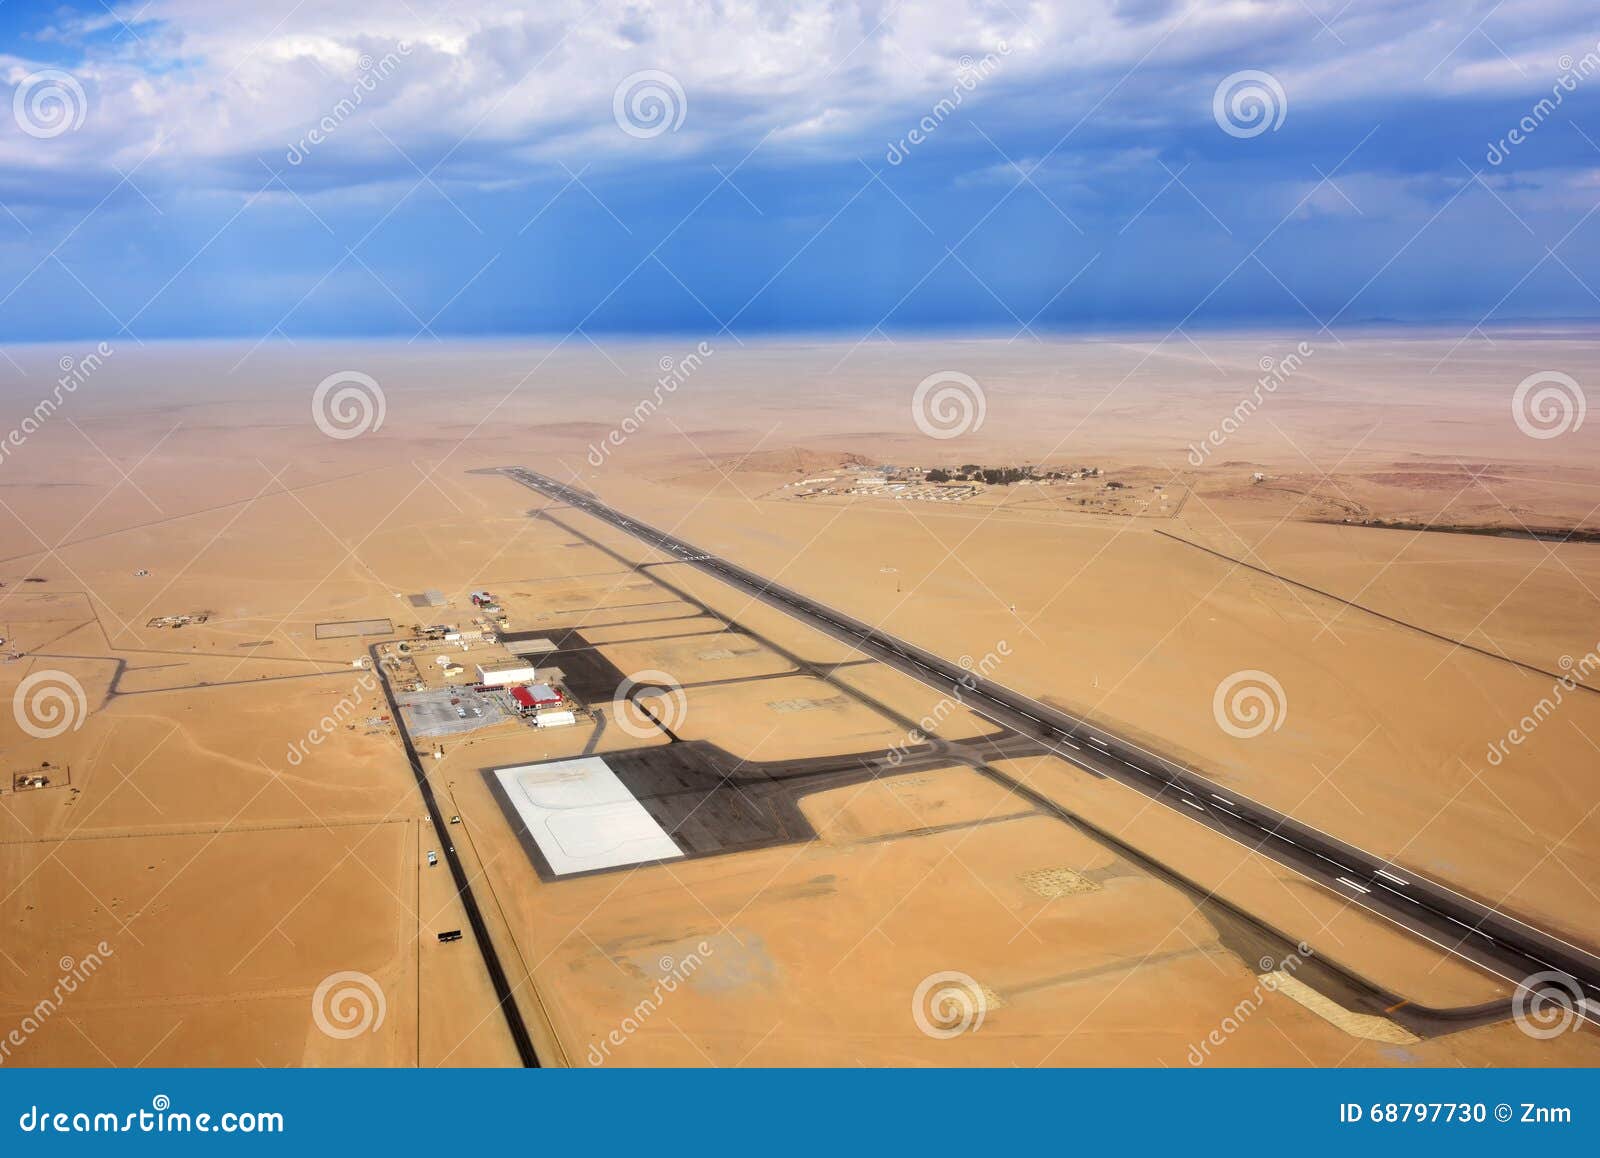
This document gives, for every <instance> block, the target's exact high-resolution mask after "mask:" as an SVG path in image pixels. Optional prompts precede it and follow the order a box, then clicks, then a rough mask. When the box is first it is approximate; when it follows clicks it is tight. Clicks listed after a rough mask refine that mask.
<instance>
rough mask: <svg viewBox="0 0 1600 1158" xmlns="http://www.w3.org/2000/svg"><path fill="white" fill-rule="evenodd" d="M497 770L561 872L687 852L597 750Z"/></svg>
mask: <svg viewBox="0 0 1600 1158" xmlns="http://www.w3.org/2000/svg"><path fill="white" fill-rule="evenodd" d="M495 776H496V777H497V778H498V779H499V781H500V784H501V787H503V788H504V789H505V791H506V795H507V796H508V797H509V798H510V799H511V803H512V806H513V807H514V808H516V810H517V815H518V816H520V817H521V818H522V822H523V823H524V824H526V825H527V826H528V833H529V835H531V836H532V837H533V839H534V843H536V844H537V845H538V846H539V851H540V852H542V853H544V858H545V860H547V861H549V862H550V869H551V871H552V872H554V873H555V874H556V875H557V876H565V875H566V874H568V873H578V872H587V871H590V870H592V869H605V868H618V867H620V866H622V865H630V864H640V863H642V862H644V861H651V860H671V859H674V858H677V857H681V856H683V851H682V850H681V849H680V848H678V846H677V844H676V843H675V842H674V841H673V839H672V837H671V836H669V835H667V831H666V829H664V828H662V827H661V825H659V824H657V823H656V820H655V818H654V817H653V816H651V815H650V814H649V813H648V812H646V811H645V808H644V805H642V804H640V803H639V801H638V800H637V799H635V798H634V795H633V793H631V792H629V791H628V787H627V785H625V784H623V782H622V781H621V780H618V779H617V775H616V773H615V772H613V771H611V769H610V767H609V766H608V765H607V764H606V762H605V761H604V760H602V759H601V758H600V757H598V756H585V757H583V758H582V759H578V760H557V761H554V762H552V763H548V764H519V765H517V766H516V767H513V768H498V769H496V770H495Z"/></svg>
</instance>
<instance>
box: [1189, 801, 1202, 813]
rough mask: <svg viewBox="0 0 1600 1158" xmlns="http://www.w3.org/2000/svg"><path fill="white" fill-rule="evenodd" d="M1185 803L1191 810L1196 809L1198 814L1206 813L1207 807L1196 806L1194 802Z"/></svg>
mask: <svg viewBox="0 0 1600 1158" xmlns="http://www.w3.org/2000/svg"><path fill="white" fill-rule="evenodd" d="M1184 803H1185V804H1187V805H1188V806H1189V807H1190V808H1192V809H1194V810H1195V811H1196V812H1204V811H1205V807H1204V806H1203V805H1200V804H1196V803H1195V802H1194V801H1192V800H1185V801H1184Z"/></svg>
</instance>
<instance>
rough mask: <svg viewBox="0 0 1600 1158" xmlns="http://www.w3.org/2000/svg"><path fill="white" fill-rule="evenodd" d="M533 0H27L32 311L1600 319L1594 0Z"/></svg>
mask: <svg viewBox="0 0 1600 1158" xmlns="http://www.w3.org/2000/svg"><path fill="white" fill-rule="evenodd" d="M109 2H110V0H108V3H109ZM527 7H528V8H533V9H535V11H520V10H518V7H517V6H513V5H509V4H505V3H499V2H490V0H454V2H452V3H449V4H445V3H443V2H442V0H410V2H409V3H400V2H398V0H396V2H394V3H370V4H369V3H360V2H357V0H344V2H340V3H334V2H326V3H324V2H319V0H304V2H303V3H300V4H296V3H294V0H250V2H242V0H208V2H207V0H148V2H143V0H134V2H131V3H126V4H111V6H110V8H109V9H108V8H107V7H106V6H104V5H101V4H100V3H98V0H94V2H91V3H88V4H78V5H76V6H73V5H56V4H32V5H30V4H26V3H18V2H17V0H13V2H12V3H10V4H8V5H5V6H4V7H0V76H3V78H4V80H5V84H6V88H7V93H6V95H7V96H9V97H11V98H12V100H11V101H10V108H9V110H8V111H9V112H10V115H4V113H0V204H3V206H4V209H3V210H0V247H3V253H4V261H3V262H0V296H3V300H0V340H3V341H8V342H20V341H30V340H55V339H63V338H81V337H102V336H104V337H117V336H121V337H123V338H124V339H128V338H130V337H131V338H136V339H138V340H150V339H155V338H172V337H188V336H241V337H248V338H256V337H260V336H262V335H264V334H269V333H281V334H284V335H288V336H291V337H302V336H313V335H319V336H322V335H395V336H400V337H412V336H416V335H419V334H420V335H421V336H423V337H428V336H430V335H432V336H439V337H446V336H450V335H469V334H497V333H565V332H568V331H571V330H573V329H574V328H581V329H582V330H583V331H584V332H586V333H589V334H594V335H600V334H608V333H619V332H661V331H685V332H691V333H704V334H708V335H709V334H716V333H719V332H721V331H723V330H724V329H728V330H731V331H733V332H734V333H736V334H738V335H740V336H745V335H752V334H758V333H767V332H775V331H776V332H783V331H800V332H817V331H832V332H838V333H840V334H842V335H844V336H846V337H859V336H861V335H862V334H864V333H868V332H870V331H872V330H873V329H874V328H875V327H881V328H882V329H883V330H885V331H887V332H891V333H893V332H903V331H927V330H940V329H958V330H984V331H992V332H996V333H1000V334H1004V335H1012V334H1018V333H1023V334H1026V333H1028V332H1032V333H1035V334H1044V333H1047V332H1049V331H1051V330H1080V331H1081V330H1097V329H1142V328H1167V327H1171V326H1174V325H1178V324H1185V325H1190V326H1195V327H1205V326H1252V325H1266V326H1282V327H1287V328H1292V329H1304V328H1309V329H1311V330H1313V331H1314V330H1317V329H1319V328H1320V327H1322V326H1330V327H1338V326H1348V325H1353V324H1357V323H1361V322H1367V321H1373V320H1385V321H1405V322H1417V323H1428V322H1448V323H1451V324H1458V323H1465V324H1468V325H1470V324H1473V323H1483V324H1485V325H1488V324H1493V323H1495V322H1504V321H1512V320H1518V319H1527V318H1563V319H1566V318H1579V317H1584V318H1587V317H1594V316H1597V315H1600V296H1597V293H1600V275H1595V274H1594V273H1593V272H1592V271H1593V270H1594V269H1595V267H1596V264H1597V263H1596V258H1597V257H1600V220H1597V219H1596V218H1600V214H1596V213H1595V206H1596V203H1597V201H1600V46H1597V43H1596V42H1597V41H1600V20H1596V19H1595V18H1594V15H1593V8H1592V5H1585V4H1581V3H1577V2H1572V3H1568V2H1564V0H1563V2H1556V0H1522V2H1517V0H1506V2H1504V3H1500V4H1493V3H1459V2H1458V3H1430V2H1427V0H1422V2H1418V3H1408V4H1404V5H1397V4H1393V3H1373V2H1368V0H1350V2H1348V3H1346V2H1345V0H1285V2H1282V3H1279V2H1257V3H1251V2H1240V0H1235V2H1230V3H1206V4H1183V3H1179V2H1176V0H1170V2H1169V0H1120V2H1117V0H1097V2H1090V3H1074V4H1065V3H1060V4H1033V5H1027V4H1022V3H1017V2H1014V0H1003V2H1002V0H994V2H968V0H961V2H955V0H952V2H944V0H928V2H926V3H917V2H915V0H910V2H907V3H903V4H894V3H889V2H884V3H814V2H809V0H796V2H795V3H789V4H738V3H721V4H709V3H699V4H693V3H685V4H675V3H663V4H658V5H642V4H631V3H607V2H606V0H600V2H599V3H594V4H584V3H573V4H570V5H568V4H564V3H559V2H556V3H550V4H541V5H538V6H527ZM1247 70H1248V71H1251V72H1253V73H1255V74H1266V77H1267V80H1266V81H1264V82H1263V81H1259V80H1257V81H1251V80H1250V79H1249V78H1246V79H1245V80H1242V81H1238V82H1236V83H1235V84H1234V85H1233V86H1225V87H1224V94H1225V95H1226V93H1227V92H1229V91H1233V90H1234V89H1237V88H1238V87H1239V86H1240V85H1243V86H1245V87H1246V88H1249V87H1252V86H1253V87H1254V88H1255V90H1256V92H1257V93H1259V94H1262V95H1264V97H1265V100H1266V102H1267V104H1268V105H1269V106H1270V108H1269V111H1268V113H1267V117H1268V121H1269V127H1265V128H1264V129H1263V131H1260V132H1258V133H1257V132H1254V130H1255V129H1256V128H1259V127H1261V123H1260V122H1253V121H1249V120H1245V119H1241V120H1238V121H1233V120H1230V119H1229V116H1228V113H1227V106H1226V102H1224V107H1223V110H1222V111H1221V112H1219V111H1218V109H1217V108H1216V107H1215V100H1214V98H1216V96H1217V93H1218V89H1219V86H1222V85H1224V82H1225V78H1229V77H1230V76H1234V75H1235V74H1239V73H1241V72H1245V71H1247ZM641 73H644V74H647V75H645V76H644V77H643V78H642V79H641V80H638V81H636V82H635V84H634V86H633V87H634V88H635V89H637V88H638V87H639V85H641V84H642V85H644V86H645V87H646V88H650V87H652V86H654V88H655V91H656V92H657V93H658V94H660V95H662V97H663V99H664V102H665V104H664V105H663V106H652V105H650V104H649V102H648V101H647V102H646V104H645V106H644V109H645V112H644V113H638V112H637V111H636V112H633V113H630V112H629V109H628V105H627V101H626V96H627V92H628V89H627V88H626V87H624V88H623V97H622V104H621V108H620V111H619V105H618V89H619V86H622V85H623V82H624V79H625V78H628V77H632V76H636V75H637V74H641ZM41 89H43V90H51V89H53V90H54V93H53V95H58V96H60V97H61V101H59V102H57V103H56V104H55V105H54V106H53V109H52V107H50V105H49V102H48V101H47V102H46V103H45V106H43V107H42V109H41V108H38V107H34V106H32V105H30V104H29V102H28V99H27V98H28V97H30V96H37V95H38V94H39V93H40V91H41ZM19 92H20V97H21V103H20V104H19V103H18V99H19ZM358 92H359V94H360V96H359V99H356V94H357V93H358ZM1557 92H1559V94H1560V101H1559V103H1556V102H1554V101H1553V100H1552V101H1551V102H1549V103H1548V104H1547V105H1546V106H1543V107H1539V102H1540V101H1541V99H1542V98H1551V97H1553V94H1555V93H1557ZM957 94H959V100H956V99H955V98H956V97H957ZM941 101H945V102H946V103H945V104H944V105H943V106H941V105H940V102H941ZM341 102H343V103H342V104H341ZM663 107H664V108H665V110H666V122H665V125H666V127H664V128H663V129H662V131H660V132H655V131H654V130H655V129H656V128H658V127H661V125H662V123H658V122H653V121H650V120H648V119H647V116H648V112H649V110H650V109H651V108H658V109H659V108H663ZM1251 107H1256V106H1251V105H1250V104H1249V102H1246V105H1245V106H1244V108H1245V110H1246V113H1248V111H1249V109H1250V108H1251ZM63 110H65V115H66V118H67V119H66V123H65V124H64V125H63V124H62V123H61V122H58V121H53V120H51V119H50V118H51V116H53V115H59V114H61V113H62V111H63ZM1243 115H1244V114H1241V116H1243ZM1280 117H1281V119H1280ZM1225 122H1226V123H1225ZM1519 122H1523V123H1524V124H1525V125H1531V126H1532V128H1531V129H1525V130H1524V131H1523V133H1522V139H1521V140H1520V141H1511V140H1510V139H1509V134H1510V133H1511V131H1512V130H1513V129H1516V128H1517V127H1518V125H1519ZM919 123H921V124H925V125H930V126H932V127H931V128H930V129H929V130H928V131H927V132H926V133H925V134H924V137H923V139H922V140H921V141H920V142H917V141H913V140H912V139H911V138H910V133H911V131H912V130H913V129H914V128H916V127H917V126H918V125H919ZM319 124H320V125H322V126H323V127H324V129H325V130H326V131H325V133H324V135H323V137H322V139H320V140H317V139H315V138H314V137H312V135H311V134H312V130H313V129H316V128H317V126H319ZM1273 126H1275V127H1273ZM58 129H59V130H60V131H56V130H58ZM1230 129H1231V131H1230ZM630 130H631V131H630ZM897 143H898V146H899V147H898V148H892V146H894V145H896V144H897ZM1491 146H1495V149H1494V150H1492V149H1491ZM1492 152H1493V154H1494V155H1493V156H1491V153H1492ZM1591 215H1593V216H1591Z"/></svg>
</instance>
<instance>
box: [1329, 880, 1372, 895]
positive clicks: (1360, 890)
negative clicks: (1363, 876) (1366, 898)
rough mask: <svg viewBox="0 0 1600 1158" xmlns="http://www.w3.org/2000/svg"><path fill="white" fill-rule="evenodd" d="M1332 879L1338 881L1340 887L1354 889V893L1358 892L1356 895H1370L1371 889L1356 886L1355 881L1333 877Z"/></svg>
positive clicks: (1364, 886)
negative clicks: (1347, 886)
mask: <svg viewBox="0 0 1600 1158" xmlns="http://www.w3.org/2000/svg"><path fill="white" fill-rule="evenodd" d="M1333 879H1334V880H1336V881H1338V882H1339V883H1340V884H1341V885H1349V886H1350V887H1351V888H1352V889H1355V890H1356V892H1358V893H1370V892H1371V891H1372V890H1371V889H1369V888H1367V886H1366V885H1361V884H1357V883H1356V882H1355V881H1353V880H1351V879H1350V878H1349V877H1334V878H1333Z"/></svg>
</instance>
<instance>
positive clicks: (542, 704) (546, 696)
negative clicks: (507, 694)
mask: <svg viewBox="0 0 1600 1158" xmlns="http://www.w3.org/2000/svg"><path fill="white" fill-rule="evenodd" d="M511 698H512V699H513V700H515V701H516V702H517V710H518V711H523V712H531V711H533V710H534V709H535V708H547V707H550V706H552V705H554V704H559V703H560V702H561V693H560V692H558V691H556V690H555V689H554V688H552V687H551V686H550V685H549V684H530V685H528V686H527V687H523V686H521V685H518V686H517V687H514V688H512V689H511Z"/></svg>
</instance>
